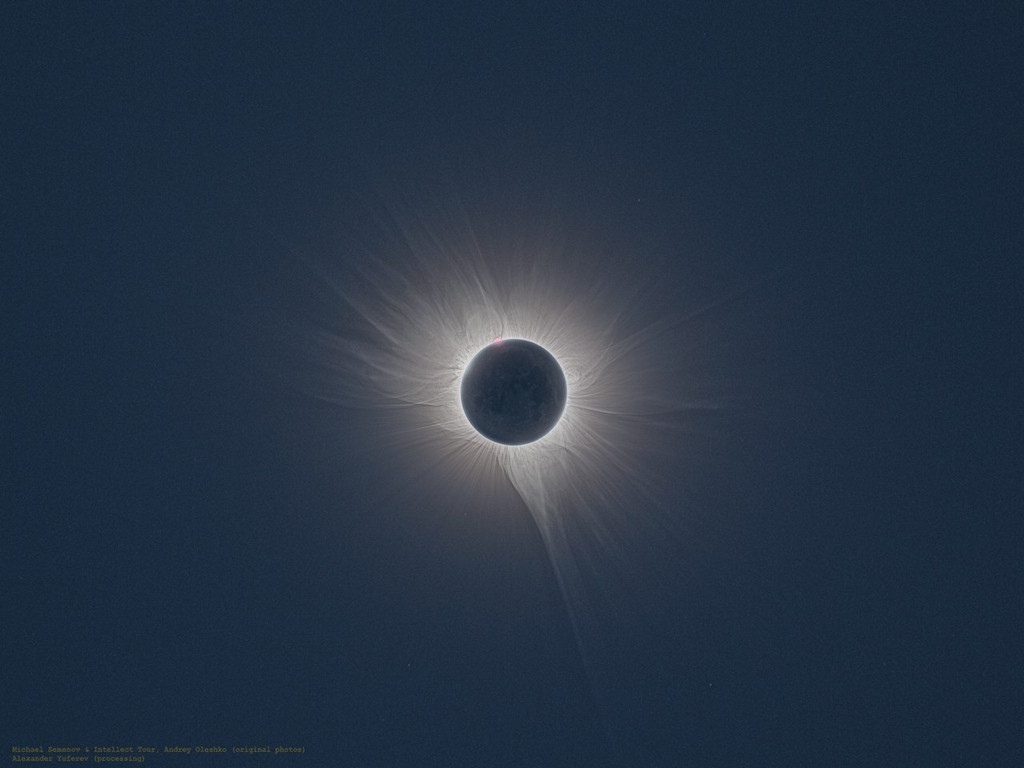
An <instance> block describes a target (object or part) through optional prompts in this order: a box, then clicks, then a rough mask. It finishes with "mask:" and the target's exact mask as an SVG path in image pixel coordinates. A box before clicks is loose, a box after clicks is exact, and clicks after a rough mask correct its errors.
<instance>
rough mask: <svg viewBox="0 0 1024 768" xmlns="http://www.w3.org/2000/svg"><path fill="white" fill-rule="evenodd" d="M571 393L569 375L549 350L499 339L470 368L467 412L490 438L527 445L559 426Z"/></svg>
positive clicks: (466, 378) (466, 387) (464, 384)
mask: <svg viewBox="0 0 1024 768" xmlns="http://www.w3.org/2000/svg"><path fill="white" fill-rule="evenodd" d="M566 392H567V390H566V385H565V374H564V373H562V368H561V366H560V365H559V364H558V361H557V360H555V358H554V356H552V354H551V353H550V352H548V351H547V350H546V349H544V347H541V346H539V345H537V344H534V343H533V342H532V341H526V340H525V339H499V340H498V341H495V342H493V343H492V344H489V345H488V346H486V347H484V348H483V349H482V350H480V351H479V352H478V353H477V355H476V357H474V358H473V359H472V361H470V363H469V366H468V367H467V368H466V372H465V374H463V376H462V409H463V410H464V411H465V412H466V418H468V419H469V423H470V424H472V425H473V427H474V428H476V431H477V432H479V433H480V434H481V435H483V436H484V437H486V438H487V439H488V440H493V441H494V442H496V443H503V444H504V445H524V444H526V443H532V442H533V441H534V440H538V439H540V438H542V437H544V435H546V434H547V433H548V432H550V431H551V428H552V427H554V426H555V424H557V423H558V420H559V419H560V418H561V417H562V411H563V410H565V399H566Z"/></svg>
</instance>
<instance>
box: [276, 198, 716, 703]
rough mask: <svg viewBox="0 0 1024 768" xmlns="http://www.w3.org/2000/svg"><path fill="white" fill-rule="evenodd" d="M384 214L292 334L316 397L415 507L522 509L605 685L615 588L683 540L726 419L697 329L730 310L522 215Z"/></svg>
mask: <svg viewBox="0 0 1024 768" xmlns="http://www.w3.org/2000/svg"><path fill="white" fill-rule="evenodd" d="M435 205H436V204H435ZM381 208H382V209H383V210H380V209H378V210H377V211H376V213H375V215H374V219H373V221H374V228H375V229H374V236H373V237H372V238H365V239H360V238H356V237H349V236H347V235H346V236H342V237H339V238H338V239H337V242H336V243H331V244H330V245H329V248H328V249H327V250H326V251H325V255H324V256H323V257H322V258H320V263H322V264H327V265H328V266H327V267H325V268H323V269H320V268H318V271H319V272H320V277H321V278H322V279H321V280H320V284H321V285H322V286H326V288H327V290H326V291H325V292H324V297H325V298H326V300H327V301H326V302H325V303H326V307H327V308H326V310H325V312H326V314H325V322H323V323H322V324H320V325H317V326H315V327H312V328H310V327H304V330H303V331H302V332H301V333H299V334H293V335H294V336H296V338H301V340H302V342H303V353H304V354H305V355H306V357H307V362H308V361H309V360H311V359H312V360H315V362H316V364H317V368H318V369H319V373H318V375H316V376H314V377H313V378H311V379H310V382H307V383H311V384H312V385H313V390H314V391H313V394H315V395H316V396H317V397H319V398H321V399H323V400H327V401H330V402H332V403H335V404H338V405H341V406H343V409H342V410H341V411H339V416H338V423H339V425H345V424H348V423H349V422H348V420H347V418H346V417H345V416H344V415H343V414H344V411H345V410H348V409H359V410H361V411H362V412H364V413H368V414H370V420H371V422H370V423H372V426H369V427H365V428H364V429H365V434H362V437H363V438H364V443H365V445H367V446H369V447H370V448H372V449H374V451H375V453H376V455H378V456H381V457H382V458H381V461H386V462H387V466H388V468H389V470H393V474H394V476H395V477H396V480H397V481H398V482H400V483H401V484H402V486H403V488H405V491H404V492H405V493H407V496H405V497H403V498H404V499H406V500H407V501H408V502H409V503H403V504H402V505H401V507H402V509H403V510H407V509H410V503H411V508H412V509H415V508H417V507H419V508H422V509H423V514H444V515H447V514H460V515H461V514H476V515H492V514H495V512H494V510H495V509H499V508H500V509H503V510H504V509H509V508H511V507H514V506H516V505H517V502H518V503H521V506H522V508H524V509H525V511H527V512H528V513H529V515H530V516H531V517H532V519H533V521H534V523H535V525H536V529H537V531H538V532H539V534H540V538H541V539H542V541H543V544H544V547H545V550H546V554H547V556H548V559H549V561H550V563H551V565H552V571H553V573H554V575H555V577H556V579H557V582H558V586H559V589H560V592H561V595H562V598H563V600H564V603H565V606H566V609H567V615H568V617H569V619H570V623H571V626H572V628H573V631H574V632H575V635H576V638H575V639H576V643H577V646H578V648H579V650H580V654H581V657H582V658H583V661H584V666H585V667H586V668H587V669H588V674H591V673H592V671H593V670H594V669H597V668H599V667H600V661H599V659H597V658H596V657H598V656H600V654H601V653H602V651H601V650H600V648H601V647H602V642H601V641H600V638H599V636H600V635H601V634H602V633H603V632H604V627H603V625H602V621H601V619H599V618H598V616H599V614H600V615H607V614H608V612H609V611H611V612H612V613H614V611H615V610H617V608H616V607H615V606H611V605H610V604H609V601H612V600H615V599H618V598H617V597H616V595H620V594H622V592H621V590H619V589H618V587H617V586H616V584H615V583H614V582H615V580H616V579H617V578H619V576H624V578H625V579H627V580H628V578H629V573H630V571H631V570H635V568H634V566H632V565H631V564H630V563H631V561H634V562H635V560H634V559H635V558H637V557H643V555H641V554H639V553H642V552H643V551H644V550H645V548H650V547H653V548H657V547H661V546H663V545H665V544H666V542H669V541H677V540H679V539H680V538H681V537H680V536H679V532H680V530H681V521H682V519H683V516H682V512H683V505H682V503H681V501H680V498H679V496H678V494H679V488H680V477H681V475H680V468H681V467H684V466H687V465H689V466H693V465H694V456H695V455H697V450H698V449H697V448H696V447H695V446H696V445H697V442H695V441H688V440H686V436H687V434H689V433H693V432H694V431H698V432H699V431H700V430H701V429H702V428H703V427H702V425H703V424H706V423H707V422H706V421H703V420H704V419H706V418H707V415H708V414H709V413H712V412H714V411H716V410H717V409H718V408H719V407H720V404H719V403H718V402H717V401H716V398H715V396H714V393H713V392H712V391H711V390H710V389H709V387H708V386H707V382H706V378H705V376H704V375H702V374H703V373H706V371H707V370H709V362H708V361H709V356H708V352H709V350H713V349H714V347H713V345H712V344H710V343H706V342H705V341H703V340H702V336H701V333H700V331H699V330H695V329H694V326H698V325H699V324H701V323H702V322H703V321H704V320H705V319H706V318H707V316H708V314H709V309H710V310H713V309H715V308H716V306H717V304H716V303H715V302H714V301H712V302H710V303H703V304H702V303H701V302H700V301H699V300H696V301H695V300H694V299H695V298H696V297H694V296H693V295H692V294H691V295H689V296H687V295H685V292H682V291H681V290H680V286H678V285H676V284H672V283H668V282H666V281H664V280H660V279H659V272H658V269H657V262H656V261H655V260H654V259H653V258H645V259H640V258H635V257H633V256H631V255H629V254H628V253H623V252H621V251H614V252H611V253H609V252H608V251H609V249H615V248H621V245H619V246H616V245H615V244H614V243H611V244H609V242H608V240H607V238H601V237H599V236H592V237H591V236H588V235H586V234H585V235H584V236H581V237H579V238H573V237H564V236H553V235H552V231H551V229H550V228H545V227H532V225H531V222H530V221H528V220H525V217H521V219H520V221H519V226H518V229H519V230H520V233H517V236H516V237H509V236H508V234H507V230H508V227H505V229H504V231H501V232H496V231H495V228H494V227H493V226H491V224H493V221H491V222H490V223H489V222H488V220H485V221H483V222H480V221H477V220H475V219H474V217H473V216H472V215H471V214H470V213H468V212H467V211H466V210H465V208H462V207H461V206H459V205H458V204H454V205H452V206H451V207H447V208H446V207H444V206H441V207H440V208H438V207H433V208H428V210H426V211H424V210H423V209H422V208H419V207H417V206H403V205H401V204H399V203H395V202H393V201H392V202H390V203H388V204H386V205H383V206H381ZM357 229H359V228H357ZM367 229H370V227H362V229H359V231H365V230H367ZM579 229H580V227H576V228H575V229H573V228H572V227H570V226H568V225H566V230H569V231H572V232H576V231H579ZM520 235H521V236H520ZM602 249H603V250H602ZM681 296H682V297H683V298H681ZM374 420H375V421H374ZM359 423H360V424H366V423H368V422H367V421H365V420H363V421H360V422H359ZM346 429H348V427H346ZM705 444H706V442H705ZM395 492H398V491H395ZM516 497H518V498H516ZM428 499H429V502H428V501H427V500H428ZM489 501H491V502H493V503H488V502H489ZM428 504H429V506H428ZM684 525H685V524H684ZM684 525H683V526H682V527H684ZM643 567H645V568H646V567H647V566H643ZM611 698H612V697H611V696H610V694H609V699H611ZM613 706H616V705H614V704H613Z"/></svg>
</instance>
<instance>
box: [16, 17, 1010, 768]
mask: <svg viewBox="0 0 1024 768" xmlns="http://www.w3.org/2000/svg"><path fill="white" fill-rule="evenodd" d="M429 5H430V4H427V6H429ZM0 27H2V29H3V32H2V33H0V34H2V40H0V72H2V73H3V77H2V84H0V100H2V105H3V108H2V110H0V147H2V154H0V161H2V166H0V194H2V200H3V207H2V214H0V226H2V229H0V244H2V254H3V258H2V259H0V262H2V266H0V321H2V325H0V334H2V339H3V355H2V358H0V359H2V361H3V364H2V372H0V377H2V378H0V381H2V383H3V387H4V392H5V398H4V402H5V405H4V407H3V410H2V421H0V430H2V432H0V437H2V448H3V462H2V466H0V473H2V474H0V513H2V518H0V521H2V533H0V547H2V571H0V573H2V577H0V578H2V582H0V605H2V611H3V613H2V616H3V622H2V626H3V630H2V632H3V634H2V641H0V673H2V678H0V691H2V694H0V702H2V704H0V706H2V710H0V726H2V727H0V733H2V734H3V738H4V739H5V742H4V743H3V744H0V748H3V749H5V750H7V749H9V748H10V746H11V745H14V744H40V743H41V744H83V745H99V744H113V743H117V744H121V743H124V744H144V743H152V744H155V745H157V746H161V747H162V746H163V745H164V744H193V745H194V744H201V743H206V744H227V745H246V744H270V745H277V744H282V745H301V746H305V747H306V749H307V754H306V755H305V756H303V757H300V758H295V762H296V763H299V762H301V763H302V764H303V765H306V766H314V765H315V766H321V765H322V766H334V765H365V766H424V765H437V766H459V765H466V766H469V765H473V766H478V765H494V766H506V765H507V766H533V765H538V766H539V765H545V766H547V765H550V766H561V765H566V766H568V765H604V764H608V765H614V764H617V763H618V762H619V761H621V762H624V763H625V764H637V765H666V766H667V765H693V766H724V765H777V766H801V765H806V766H826V765H827V766H861V765H894V766H896V765H899V766H908V765H922V766H937V765H993V766H994V765H1017V764H1020V763H1021V761H1022V760H1024V752H1022V745H1021V733H1022V731H1021V712H1022V711H1024V710H1022V704H1024V702H1022V685H1024V675H1022V672H1021V670H1022V669H1024V666H1022V661H1024V660H1022V659H1021V654H1020V650H1019V645H1020V639H1021V632H1020V627H1021V625H1022V618H1024V617H1022V615H1021V614H1022V611H1021V598H1022V591H1021V588H1022V579H1021V575H1022V574H1021V565H1020V546H1021V528H1020V522H1019V518H1020V513H1021V509H1022V500H1024V499H1022V496H1024V494H1022V491H1024V480H1022V468H1021V462H1022V450H1021V427H1022V425H1021V419H1020V413H1021V406H1020V395H1021V391H1022V377H1021V365H1020V360H1019V358H1020V350H1021V342H1022V337H1021V320H1020V309H1019V302H1020V297H1021V295H1022V294H1021V289H1022V287H1024V286H1022V279H1021V278H1022V269H1024V268H1022V264H1024V262H1022V260H1021V253H1022V245H1024V243H1022V237H1021V235H1022V231H1021V230H1022V214H1024V197H1022V192H1021V189H1022V186H1021V184H1022V167H1021V165H1022V161H1021V158H1022V156H1024V155H1022V151H1024V141H1022V138H1021V136H1022V134H1021V132H1020V126H1021V124H1022V120H1021V118H1022V117H1024V114H1022V108H1021V104H1022V101H1021V99H1022V97H1024V88H1022V74H1021V73H1022V72H1024V66H1022V65H1024V62H1022V61H1021V56H1020V51H1019V48H1020V34H1019V33H1020V28H1021V16H1020V14H1019V12H1018V11H1016V10H1015V9H1011V8H1010V6H1009V5H1007V6H1005V9H1004V10H1002V11H997V10H995V8H994V7H990V6H989V5H987V4H981V5H972V6H970V7H968V6H966V5H965V6H964V7H963V8H959V7H956V6H954V5H950V4H944V5H943V7H941V8H940V7H937V6H936V5H935V4H932V3H917V4H914V3H912V4H899V5H898V6H891V5H890V6H885V7H882V6H879V7H874V6H868V5H863V4H861V5H857V4H853V5H850V6H844V5H840V4H831V3H825V4H822V3H806V4H803V5H801V4H799V3H797V4H794V3H780V4H776V6H774V7H772V6H770V5H769V6H757V7H755V5H753V4H751V3H732V4H730V3H706V4H704V3H676V4H660V5H656V6H654V7H650V8H648V9H646V10H640V9H639V8H638V7H637V5H636V4H632V3H598V4H595V5H594V6H593V7H586V8H584V7H582V6H580V7H576V6H570V5H565V4H557V3H556V4H550V3H536V4H530V3H526V4H523V3H516V4H505V5H498V6H492V5H491V4H479V3H460V4H450V5H448V6H447V8H446V9H443V10H442V9H432V8H430V7H423V4H407V3H395V4H366V5H365V7H355V6H353V5H352V4H347V3H339V4H326V5H324V6H314V5H311V4H300V5H299V6H296V7H294V8H293V7H290V5H288V4H268V3H255V4H242V3H231V4H227V3H224V4H216V5H211V4H207V3H195V4H184V3H180V4H179V3H174V4H138V3H115V2H109V3H18V4H16V5H14V6H13V7H8V8H5V9H4V10H3V11H2V12H0ZM438 169H441V170H440V171H439V170H438ZM382 180H383V181H382ZM381 184H385V186H386V188H387V189H388V190H389V191H390V193H392V194H394V195H395V196H401V197H403V198H405V199H407V200H409V201H411V204H412V205H413V206H415V205H417V204H418V203H417V201H421V202H422V206H423V210H424V211H431V210H435V207H436V205H435V204H436V203H437V200H438V199H441V198H445V196H448V195H450V194H452V192H453V190H454V194H456V195H457V196H458V198H459V199H460V200H461V201H462V205H464V207H465V210H466V212H467V215H468V216H469V217H470V218H471V219H472V220H473V221H474V222H475V223H476V224H478V225H479V226H480V227H481V228H482V229H483V230H485V231H491V232H493V233H495V237H496V238H498V239H502V238H504V239H506V240H509V239H511V240H514V239H516V238H517V237H519V238H525V239H526V240H529V239H530V238H537V237H540V238H544V237H550V236H551V235H552V230H553V229H558V227H560V226H565V227H566V228H567V229H569V230H571V232H568V234H565V237H567V238H569V239H572V238H578V239H581V240H586V239H588V238H589V239H591V240H594V241H597V240H600V241H601V242H604V243H611V244H613V245H614V246H615V248H619V251H618V252H624V251H627V250H628V251H629V252H632V253H641V254H649V255H650V256H649V258H650V263H652V264H653V263H657V264H658V269H659V270H660V271H661V273H660V274H659V275H658V276H657V277H656V278H655V280H656V282H657V283H658V284H659V285H660V286H661V293H660V294H659V295H660V296H661V299H662V300H663V301H664V302H665V304H664V305H663V306H662V307H659V306H658V305H656V304H652V305H650V306H647V307H637V314H636V318H637V321H638V322H641V321H644V320H654V319H656V315H657V312H659V311H661V309H663V307H664V306H673V302H674V301H675V298H674V296H675V294H673V291H674V290H675V288H674V286H677V285H687V286H690V287H689V289H688V292H682V291H680V294H679V298H678V302H679V303H680V306H681V305H682V303H684V302H691V303H693V302H696V303H700V302H701V301H707V302H712V303H714V302H716V301H718V300H719V299H721V298H722V297H724V296H733V295H734V294H735V291H736V290H737V289H739V288H743V287H746V290H745V292H743V293H741V294H740V295H739V297H738V298H733V299H731V300H730V301H727V302H722V304H721V306H719V307H718V308H717V309H716V310H715V311H714V313H712V314H711V316H710V317H708V318H707V319H706V322H704V323H703V324H698V325H697V326H695V331H696V332H697V333H698V335H699V334H700V333H706V334H708V336H707V337H706V340H705V341H704V346H705V347H709V348H714V349H718V350H721V353H720V354H718V355H712V356H711V357H710V358H709V359H714V360H715V361H717V363H718V365H719V368H718V369H716V371H715V372H716V373H717V374H720V375H721V377H722V381H725V382H727V384H728V386H731V387H732V389H731V390H730V392H734V391H735V390H736V389H737V387H738V388H739V389H741V390H742V391H743V392H744V393H746V395H747V397H746V399H745V400H744V403H745V407H744V412H743V414H742V415H741V416H736V417H735V418H733V419H732V420H731V421H730V423H729V428H728V429H726V428H724V427H723V428H722V429H721V430H718V429H717V428H715V427H714V426H713V425H712V426H711V427H709V430H710V434H711V435H712V436H713V437H714V438H715V439H714V442H715V445H714V447H713V449H712V450H710V451H709V455H710V454H713V456H712V458H705V457H701V456H700V452H699V451H698V450H697V449H695V448H694V447H692V446H681V447H680V449H679V452H678V454H674V453H668V454H667V455H662V456H660V458H659V459H658V461H659V463H658V464H657V465H656V466H655V465H652V467H651V469H650V472H652V473H659V477H661V478H664V479H665V480H666V482H668V483H669V486H670V488H673V486H672V484H673V483H674V484H675V486H674V488H673V490H672V491H671V492H670V493H669V495H668V498H670V499H675V500H677V501H678V506H677V507H675V506H674V507H672V509H673V513H674V514H677V515H678V516H679V518H680V520H679V522H680V526H681V527H682V529H684V530H686V531H688V532H689V533H690V534H692V538H691V539H690V540H688V541H684V542H683V543H681V544H678V545H677V546H675V548H673V547H671V546H668V545H665V546H659V547H655V548H652V550H651V551H650V552H645V553H642V554H643V556H642V557H639V558H638V559H637V561H636V562H639V563H641V565H634V566H632V567H633V568H634V569H635V570H634V571H633V572H632V573H631V574H630V575H629V578H627V579H626V580H625V582H626V583H627V584H630V585H632V588H633V589H634V591H633V592H629V591H628V589H627V591H626V592H625V593H624V595H623V596H622V598H621V602H619V603H612V602H610V604H615V605H619V606H620V612H619V613H618V614H617V615H614V616H602V621H606V623H607V627H606V629H607V635H606V640H607V642H608V643H609V650H608V651H607V655H606V656H605V657H604V658H606V659H607V660H608V664H609V666H608V668H607V669H605V670H604V671H603V672H602V673H601V677H600V679H599V680H595V679H594V678H593V676H589V677H588V675H587V673H586V672H585V670H584V667H583V664H582V662H581V660H580V657H579V655H578V652H577V647H576V643H575V641H574V638H573V632H572V627H571V625H570V623H569V619H568V617H567V615H566V613H565V608H564V606H563V604H562V601H561V597H560V595H559V591H558V586H557V583H556V581H555V578H554V575H553V572H552V569H551V566H550V564H549V563H548V560H547V556H546V555H545V552H544V548H543V544H542V541H541V538H540V536H539V535H538V533H537V530H536V528H535V527H534V526H533V523H532V522H531V519H530V517H529V515H528V513H527V512H526V510H525V508H524V507H523V506H522V504H521V503H519V502H517V500H516V499H515V498H514V497H513V496H509V498H508V499H507V503H503V504H502V506H503V509H501V510H487V512H488V513H490V514H489V516H488V515H482V514H478V513H479V512H480V510H460V509H457V508H452V506H451V504H450V503H448V505H447V506H445V505H444V504H441V503H440V502H438V503H433V502H431V501H429V500H426V501H422V506H420V507H415V505H412V506H410V501H409V495H408V494H406V495H403V496H399V497H397V499H398V500H396V498H395V497H393V496H389V495H388V493H387V491H388V489H389V488H391V487H392V486H393V485H397V486H399V487H401V486H403V483H406V484H408V482H411V481H407V480H403V472H404V466H403V465H402V463H401V462H399V461H396V460H395V459H394V457H389V456H388V455H386V452H384V451H381V450H375V448H374V441H373V429H374V425H375V421H374V419H375V418H376V416H375V415H374V414H372V413H370V414H367V413H354V412H353V413H347V412H344V410H343V409H339V408H337V407H336V406H330V405H328V404H324V403H322V402H317V401H314V400H312V399H310V398H308V397H306V396H305V395H303V394H302V393H301V392H300V391H299V390H298V389H292V388H290V387H288V386H286V385H284V384H282V381H283V380H286V379H287V378H288V377H287V376H286V375H282V372H283V371H286V370H287V366H288V365H289V363H288V362H287V361H286V359H285V356H283V355H282V346H281V345H280V344H279V343H278V340H273V341H272V340H270V339H269V338H268V337H269V336H273V331H274V329H281V328H286V327H288V323H289V322H291V321H293V320H296V319H302V318H303V317H304V316H307V315H308V316H309V317H308V318H307V319H312V320H315V319H316V315H317V312H321V313H322V312H323V311H324V309H323V306H322V300H323V296H322V293H319V292H318V290H317V287H316V286H315V280H314V279H310V278H305V279H304V278H303V277H302V275H303V274H305V273H304V271H303V269H304V267H303V266H302V265H301V264H299V263H298V262H300V261H302V260H303V256H304V255H309V254H311V253H312V254H313V255H314V256H316V257H317V258H320V259H329V253H330V247H331V244H332V243H336V242H337V240H336V237H337V233H336V232H334V231H333V230H332V223H331V222H332V221H333V220H334V219H333V218H332V217H337V216H339V215H340V213H341V212H344V213H345V216H342V218H346V217H347V216H348V214H349V213H351V211H352V210H353V209H355V208H359V206H360V205H362V206H365V208H366V209H367V210H372V209H373V206H374V202H373V200H372V197H373V194H374V190H379V189H380V185H381ZM353 201H356V202H353ZM365 220H366V219H364V218H360V216H359V215H355V214H352V216H351V218H350V219H349V218H346V222H347V224H348V225H349V226H350V227H352V226H354V227H356V228H358V226H359V222H361V221H365ZM533 221H536V222H537V223H536V231H524V230H529V229H530V227H531V225H530V222H533ZM352 222H355V224H353V223H352ZM551 222H560V224H557V225H556V224H551ZM439 226H440V225H439ZM357 234H359V235H361V236H365V238H366V239H367V240H372V238H373V237H374V233H373V232H364V233H357ZM615 248H613V247H611V246H609V248H608V250H607V251H606V252H607V253H612V252H616V251H615ZM609 258H610V257H609ZM646 263H647V262H644V261H638V263H637V265H636V270H637V271H638V272H641V273H642V272H643V271H644V269H645V264H646ZM589 268H590V269H592V270H595V271H597V272H600V271H601V270H607V271H608V272H609V273H614V272H615V271H616V270H618V269H621V268H622V265H621V264H618V263H613V262H612V261H611V260H608V261H606V262H601V261H600V259H598V260H597V261H596V263H592V264H590V265H589ZM694 285H697V286H698V288H696V289H695V288H693V286H694ZM684 293H685V296H684ZM318 302H321V304H318ZM645 313H649V314H650V317H648V316H647V315H646V314H645ZM690 343H691V344H695V343H697V342H694V341H693V340H692V339H691V341H690ZM680 354H682V353H681V352H680ZM695 462H696V463H695ZM389 498H390V499H391V501H390V502H389V501H388V499H389ZM389 504H390V505H391V506H389ZM694 510H698V511H697V512H694ZM684 518H685V519H684ZM495 520H500V523H496V522H495ZM617 644H618V645H617ZM598 687H599V688H601V690H600V691H598V692H595V688H598ZM282 759H283V758H282ZM210 761H211V762H212V759H211V760H210ZM153 762H157V761H156V760H153ZM159 762H160V763H161V764H164V763H167V764H170V762H172V759H171V758H167V759H166V760H162V761H159ZM232 762H233V764H243V762H244V761H242V760H235V761H232ZM253 762H255V761H253Z"/></svg>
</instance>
